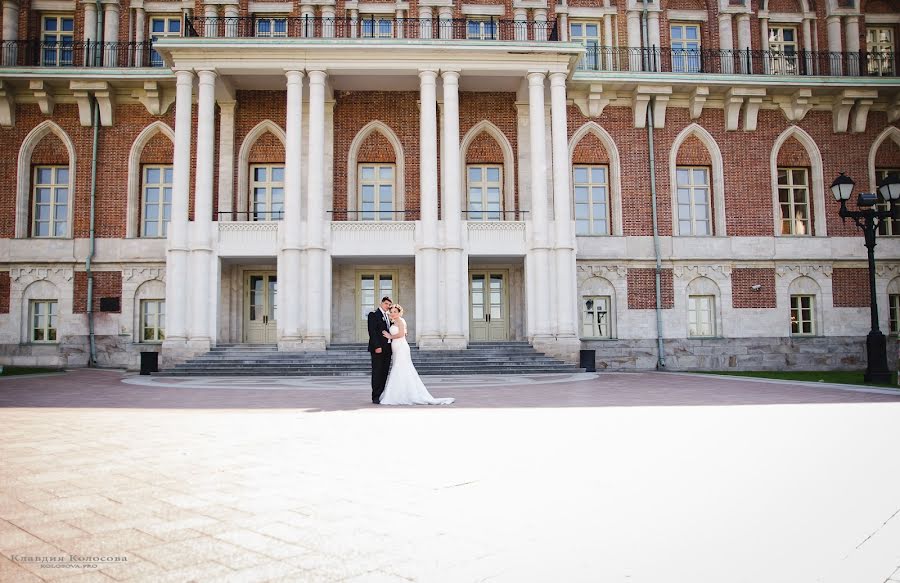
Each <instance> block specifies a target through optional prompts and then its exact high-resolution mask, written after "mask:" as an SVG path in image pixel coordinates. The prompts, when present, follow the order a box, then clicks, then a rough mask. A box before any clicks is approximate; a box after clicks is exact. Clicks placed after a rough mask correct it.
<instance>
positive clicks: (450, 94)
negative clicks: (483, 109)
mask: <svg viewBox="0 0 900 583" xmlns="http://www.w3.org/2000/svg"><path fill="white" fill-rule="evenodd" d="M441 78H442V79H443V81H444V108H443V123H442V124H441V127H442V129H443V138H442V140H441V146H442V149H443V158H442V160H441V168H442V169H443V170H444V187H443V190H442V191H441V201H442V204H441V209H442V211H443V217H444V245H445V246H444V262H443V266H444V269H445V277H444V280H445V281H446V285H445V286H444V290H443V292H444V298H443V304H444V309H445V313H446V314H447V317H446V330H444V348H446V349H448V350H459V349H462V348H465V347H466V344H467V342H466V337H465V325H464V322H465V319H466V317H467V309H466V295H467V293H468V289H467V288H468V277H467V273H468V257H467V256H466V254H465V251H464V248H463V239H462V237H463V235H462V184H461V171H462V162H461V160H460V152H459V72H458V71H443V72H442V73H441Z"/></svg>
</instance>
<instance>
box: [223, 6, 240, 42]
mask: <svg viewBox="0 0 900 583" xmlns="http://www.w3.org/2000/svg"><path fill="white" fill-rule="evenodd" d="M224 10H225V36H226V37H227V38H234V37H236V36H237V35H238V16H239V14H240V7H239V6H238V5H237V4H226V5H225V7H224Z"/></svg>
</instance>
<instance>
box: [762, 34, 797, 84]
mask: <svg viewBox="0 0 900 583" xmlns="http://www.w3.org/2000/svg"><path fill="white" fill-rule="evenodd" d="M797 50H798V44H797V27H794V26H770V27H769V67H770V70H771V72H772V73H774V74H776V75H795V74H796V73H797Z"/></svg>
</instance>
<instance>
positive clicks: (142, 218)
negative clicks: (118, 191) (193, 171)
mask: <svg viewBox="0 0 900 583" xmlns="http://www.w3.org/2000/svg"><path fill="white" fill-rule="evenodd" d="M174 147H175V132H174V131H173V130H172V128H171V127H169V126H168V125H167V124H165V123H163V122H161V121H156V122H153V123H152V124H150V125H148V126H147V127H146V128H144V130H143V131H142V132H141V133H140V134H138V137H137V138H135V140H134V143H133V144H132V145H131V152H130V153H129V155H128V201H127V217H128V218H127V224H126V227H125V236H126V237H165V236H166V233H167V226H168V223H169V219H170V213H171V208H172V157H173V152H174Z"/></svg>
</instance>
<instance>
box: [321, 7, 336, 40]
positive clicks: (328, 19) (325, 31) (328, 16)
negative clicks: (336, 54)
mask: <svg viewBox="0 0 900 583" xmlns="http://www.w3.org/2000/svg"><path fill="white" fill-rule="evenodd" d="M333 37H334V6H323V7H322V38H333Z"/></svg>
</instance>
